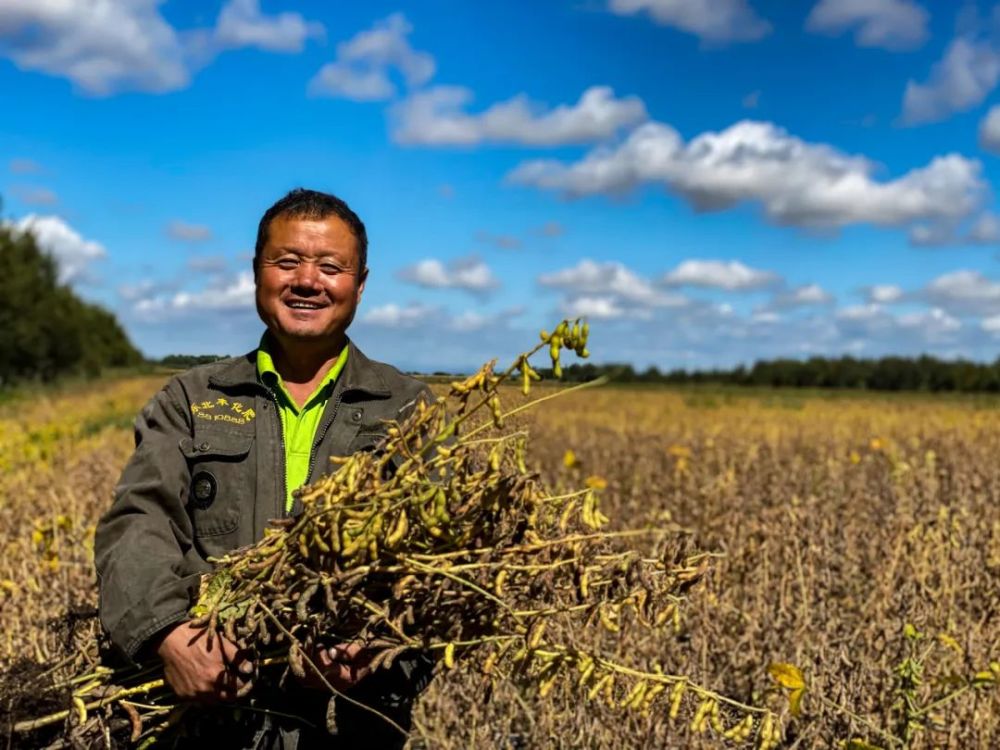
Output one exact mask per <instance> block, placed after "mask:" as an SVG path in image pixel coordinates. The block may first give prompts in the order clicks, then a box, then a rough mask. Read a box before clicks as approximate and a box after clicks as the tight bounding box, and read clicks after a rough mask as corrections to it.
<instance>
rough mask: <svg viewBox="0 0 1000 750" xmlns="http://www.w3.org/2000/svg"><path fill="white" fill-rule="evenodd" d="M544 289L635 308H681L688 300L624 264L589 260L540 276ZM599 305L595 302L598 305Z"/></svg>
mask: <svg viewBox="0 0 1000 750" xmlns="http://www.w3.org/2000/svg"><path fill="white" fill-rule="evenodd" d="M538 283H539V284H541V285H542V286H546V287H550V288H554V289H562V290H564V291H566V292H568V293H569V294H570V295H571V297H572V298H573V299H579V298H584V297H589V298H591V299H592V300H596V299H600V298H613V299H615V300H617V301H618V302H619V303H627V304H628V305H630V306H633V307H636V306H637V307H642V308H650V307H681V306H683V305H686V304H687V303H688V299H687V298H686V297H684V296H682V295H680V294H674V293H670V292H664V291H662V290H660V289H657V288H656V287H655V286H654V285H653V284H652V283H651V282H650V281H648V280H646V279H644V278H642V277H641V276H639V275H638V274H636V273H635V272H634V271H632V270H630V269H629V268H627V267H626V266H624V265H623V264H622V263H618V262H616V261H609V262H606V263H597V262H595V261H592V260H589V259H587V258H585V259H583V260H581V261H580V262H579V263H578V264H577V265H575V266H573V267H572V268H564V269H562V270H559V271H555V272H553V273H548V274H542V275H541V276H539V277H538ZM595 304H596V303H595Z"/></svg>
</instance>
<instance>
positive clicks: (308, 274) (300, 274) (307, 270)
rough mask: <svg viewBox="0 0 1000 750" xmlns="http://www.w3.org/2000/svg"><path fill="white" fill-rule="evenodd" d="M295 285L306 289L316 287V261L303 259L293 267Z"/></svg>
mask: <svg viewBox="0 0 1000 750" xmlns="http://www.w3.org/2000/svg"><path fill="white" fill-rule="evenodd" d="M294 283H295V286H301V287H304V288H306V289H318V288H319V286H320V279H319V268H318V267H317V264H316V263H310V262H308V261H303V262H301V263H299V264H298V266H297V267H296V269H295V279H294Z"/></svg>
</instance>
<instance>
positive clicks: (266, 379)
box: [257, 333, 349, 413]
mask: <svg viewBox="0 0 1000 750" xmlns="http://www.w3.org/2000/svg"><path fill="white" fill-rule="evenodd" d="M270 345H271V342H270V339H269V337H268V335H267V333H264V335H263V336H261V338H260V346H259V347H258V348H257V377H258V379H259V380H260V382H261V383H263V384H264V385H266V386H268V387H269V388H271V389H272V390H273V391H276V392H277V393H279V394H281V396H282V397H283V398H284V400H285V403H286V405H287V406H288V407H290V408H291V409H293V410H294V411H295V412H296V413H298V412H299V411H300V408H299V406H298V405H297V404H296V403H295V400H294V399H293V398H292V397H291V394H289V393H288V389H286V388H285V382H284V380H282V378H281V375H280V374H279V373H278V370H277V368H275V366H274V358H273V357H272V356H271V351H270ZM348 348H349V347H348V346H346V345H345V346H344V348H343V349H341V350H340V355H339V356H338V357H337V361H336V362H334V363H333V367H331V368H330V370H329V372H327V374H326V375H325V376H324V377H323V380H322V381H320V383H319V385H317V386H316V390H314V391H313V392H312V394H311V395H310V396H309V398H308V399H306V402H305V404H304V405H303V406H302V407H301V408H302V409H308V408H309V407H310V406H312V404H313V402H314V401H316V400H317V399H319V398H327V397H328V396H329V393H328V392H327V389H332V388H333V384H334V383H336V382H337V378H338V377H339V375H340V373H341V371H342V370H343V369H344V365H345V364H346V362H347V351H348Z"/></svg>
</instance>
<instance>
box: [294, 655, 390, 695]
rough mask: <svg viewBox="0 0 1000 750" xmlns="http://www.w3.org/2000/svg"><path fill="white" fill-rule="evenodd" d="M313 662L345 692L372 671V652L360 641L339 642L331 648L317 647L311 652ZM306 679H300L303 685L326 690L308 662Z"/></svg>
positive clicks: (325, 676)
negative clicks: (370, 666) (370, 665)
mask: <svg viewBox="0 0 1000 750" xmlns="http://www.w3.org/2000/svg"><path fill="white" fill-rule="evenodd" d="M309 658H310V659H311V660H312V662H313V664H315V665H316V666H317V667H319V669H320V671H321V672H322V673H323V677H324V678H325V679H326V681H327V682H329V683H330V684H331V685H332V686H333V687H334V689H336V690H337V691H340V692H343V691H345V690H349V689H350V688H352V687H354V686H355V685H357V684H358V683H359V682H361V680H363V679H364V678H365V677H367V676H368V674H369V673H370V672H371V669H370V668H369V666H368V665H369V664H370V662H371V658H372V654H371V653H370V652H369V651H368V650H366V649H365V648H364V646H362V645H361V644H360V643H339V644H337V645H336V646H330V647H329V648H325V647H322V648H317V649H316V650H315V651H313V653H311V654H309ZM305 669H306V676H305V679H302V680H300V681H299V682H301V683H302V685H303V686H305V687H307V688H315V689H318V690H326V689H327V686H326V685H324V684H323V680H321V679H320V678H319V677H318V676H317V675H316V673H315V672H314V671H313V670H312V668H311V667H310V666H309V665H308V664H306V665H305Z"/></svg>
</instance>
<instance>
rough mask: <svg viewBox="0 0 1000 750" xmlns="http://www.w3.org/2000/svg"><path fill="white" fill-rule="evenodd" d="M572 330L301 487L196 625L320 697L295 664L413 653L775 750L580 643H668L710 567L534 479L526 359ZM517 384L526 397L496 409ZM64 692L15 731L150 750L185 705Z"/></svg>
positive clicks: (109, 693) (730, 710)
mask: <svg viewBox="0 0 1000 750" xmlns="http://www.w3.org/2000/svg"><path fill="white" fill-rule="evenodd" d="M587 333H588V327H587V325H586V323H582V324H581V322H580V321H574V322H570V321H563V322H561V323H560V324H559V326H558V327H557V328H555V330H554V331H553V332H552V333H548V332H546V331H542V332H541V339H542V341H541V343H540V344H538V345H536V346H535V347H534V348H533V349H532V350H531V351H528V352H525V353H523V354H521V355H519V356H518V357H517V358H516V360H515V362H514V363H513V364H512V365H511V366H510V367H509V368H508V369H506V370H504V371H502V372H501V371H496V369H495V362H491V363H488V364H486V365H484V366H483V367H482V368H481V369H480V370H479V371H478V372H476V373H475V374H473V375H472V376H470V377H468V378H467V379H465V380H462V381H460V382H454V383H452V384H451V385H450V387H449V389H448V392H447V395H444V396H441V397H439V398H437V399H436V400H435V401H431V402H421V403H419V404H418V405H417V407H416V408H415V409H414V410H413V412H412V413H411V414H410V415H409V416H408V417H407V418H406V419H404V420H403V421H401V422H397V423H392V424H390V425H388V426H387V431H386V437H385V438H384V439H383V440H382V441H381V443H380V444H379V445H378V446H377V447H376V449H375V450H374V451H370V452H367V451H366V452H360V453H356V454H354V455H351V456H347V457H344V458H339V459H336V460H335V463H336V464H339V465H338V466H335V470H334V471H333V472H332V473H330V474H329V475H327V476H325V477H324V478H322V479H320V480H319V481H317V482H316V483H315V484H312V485H310V486H308V487H306V488H304V489H303V490H301V491H300V492H301V494H300V498H301V501H302V505H303V508H304V511H303V512H302V514H301V515H299V516H297V517H296V518H294V519H288V520H286V521H284V522H280V523H278V522H275V523H274V525H273V526H272V527H271V528H269V529H268V530H267V532H266V533H265V535H264V537H263V538H262V539H261V540H260V541H259V542H258V543H257V544H255V545H253V546H251V547H248V548H243V549H240V550H236V551H234V552H232V553H230V554H228V555H226V556H225V557H223V558H221V559H219V560H217V561H216V566H215V569H214V571H213V572H212V573H209V574H207V575H206V576H205V578H204V579H203V581H202V586H201V594H200V597H199V600H198V601H197V603H196V604H195V605H194V607H193V608H192V612H191V614H192V617H193V618H195V623H196V624H198V625H200V626H202V627H204V628H205V629H206V630H207V634H206V636H207V637H209V638H211V637H215V636H216V635H218V634H221V635H224V636H225V637H226V638H228V639H229V640H230V641H232V642H233V643H235V644H237V646H239V647H240V648H241V649H243V650H245V651H247V652H248V653H249V654H250V655H251V657H252V658H254V660H255V661H257V662H258V663H263V664H275V663H277V664H278V665H279V669H277V670H271V674H272V677H271V679H276V680H279V681H281V680H287V679H288V677H289V676H290V675H295V676H297V677H299V678H303V677H306V676H308V675H310V674H311V673H314V674H315V676H316V678H317V679H319V680H320V681H323V682H325V680H323V678H322V675H321V673H320V670H319V669H318V668H317V666H316V664H315V663H314V662H313V661H312V660H311V659H310V658H309V655H310V654H312V653H315V650H316V648H317V647H318V646H320V645H322V644H328V643H329V642H330V639H331V637H332V638H334V639H336V640H339V641H344V642H355V643H359V644H361V645H362V646H363V647H364V648H365V649H366V650H367V653H368V654H371V655H372V658H371V668H372V669H373V670H378V669H382V668H386V667H388V666H390V665H391V664H392V663H393V661H394V660H395V659H397V658H399V657H400V656H401V655H403V654H406V653H407V652H410V651H411V650H414V649H416V650H419V651H422V652H424V653H425V654H430V655H433V656H434V657H436V660H437V667H436V668H437V669H440V670H449V669H466V670H472V671H473V672H474V673H476V674H478V675H481V676H482V681H483V686H484V691H485V692H489V689H490V686H491V684H492V683H493V682H494V681H497V680H510V681H513V682H514V683H516V684H517V685H518V686H519V689H521V690H523V691H527V692H529V693H531V694H533V695H534V696H535V697H536V699H537V700H539V701H544V700H546V696H548V695H549V693H550V691H551V690H552V688H553V687H554V686H556V685H558V684H564V685H572V686H576V687H577V688H578V689H579V691H580V693H581V695H582V696H583V697H585V698H586V699H588V700H591V701H599V702H601V703H603V704H606V705H607V706H609V707H611V708H614V709H616V710H622V711H638V712H642V713H646V714H649V713H650V712H654V711H659V712H662V714H663V716H664V718H670V719H675V720H676V719H677V718H678V716H679V715H680V714H681V712H682V711H683V712H684V714H683V720H684V721H685V722H686V723H687V722H689V723H690V728H691V729H692V730H693V731H696V732H705V733H710V734H713V735H717V736H718V738H719V741H720V744H722V743H725V744H729V743H730V742H735V743H747V742H753V743H755V744H756V745H757V746H758V747H762V748H765V749H766V748H769V747H773V746H774V745H775V744H777V742H778V741H779V740H780V737H781V727H780V722H779V721H778V719H777V717H775V716H774V715H773V714H772V713H770V712H769V711H767V710H764V709H759V708H756V707H754V706H749V705H744V704H742V703H739V702H737V701H734V700H730V699H728V698H726V697H725V696H722V695H719V694H717V693H715V692H713V691H711V690H709V689H706V688H703V687H701V686H698V685H695V684H693V683H692V682H691V681H690V680H689V679H688V678H687V677H685V676H684V675H678V674H671V673H670V672H669V671H668V670H666V669H665V668H664V667H663V666H662V665H659V664H652V665H650V664H627V663H622V662H620V661H618V660H615V659H613V658H609V657H608V656H607V655H606V654H603V653H601V652H599V651H597V650H595V647H594V646H593V645H584V644H592V643H593V642H595V641H594V639H593V638H590V639H586V640H585V639H584V638H582V637H579V634H581V633H583V631H585V630H586V629H588V628H600V629H602V630H604V631H606V632H607V633H609V634H616V635H609V636H608V638H607V639H604V640H614V639H615V638H616V637H619V638H625V637H626V636H627V631H628V630H630V629H637V628H648V629H661V628H667V629H669V628H672V627H674V624H675V622H676V619H677V617H678V608H679V607H680V606H682V605H683V602H684V600H685V596H686V593H687V592H688V591H689V589H690V588H691V587H692V586H693V585H695V584H696V583H697V581H698V580H699V579H700V578H701V577H702V576H703V575H704V574H705V572H706V570H707V569H708V567H709V564H710V557H711V556H710V555H708V554H704V553H698V552H696V551H691V550H689V541H688V539H687V538H686V537H685V536H684V535H683V534H681V533H679V532H678V530H677V528H676V527H674V528H662V529H661V528H648V527H645V528H638V529H616V530H614V531H612V530H609V528H608V527H607V524H608V521H609V519H608V518H607V517H606V516H605V515H604V514H603V513H602V511H601V509H600V491H601V482H599V481H590V482H588V483H587V484H586V485H585V486H583V487H579V488H575V489H573V488H568V489H567V488H560V489H559V491H557V492H553V491H549V490H547V489H546V487H544V486H543V485H542V483H541V482H540V480H539V477H538V474H537V472H534V471H532V470H531V468H530V465H531V461H530V443H529V435H528V434H527V432H526V431H524V430H519V429H514V428H511V427H508V424H509V423H510V422H509V420H510V421H513V420H511V418H512V417H513V416H514V415H515V414H518V413H520V412H523V411H524V410H526V409H529V408H530V407H531V406H532V405H534V404H537V403H539V402H541V401H545V400H548V399H551V398H556V397H558V396H559V395H560V394H561V393H565V392H566V391H568V390H570V389H567V388H562V389H543V390H544V391H545V393H544V394H543V395H541V396H536V395H535V394H536V393H537V389H533V388H532V384H533V383H534V382H535V381H537V380H540V379H541V377H540V375H539V374H538V372H537V371H536V370H535V369H534V368H533V367H532V365H531V364H530V362H529V358H530V357H531V356H532V355H534V354H536V353H537V352H539V351H540V350H542V349H544V348H547V349H548V353H549V355H550V357H551V360H552V367H553V371H554V372H555V374H556V375H557V376H558V375H559V372H560V354H561V352H562V351H563V350H571V351H574V352H575V353H576V354H577V355H579V356H586V355H587V351H586V343H587ZM518 380H519V382H520V386H521V390H522V391H523V394H524V397H526V398H520V397H519V398H517V399H516V400H517V401H518V403H517V405H515V406H510V407H509V408H506V409H505V401H507V402H510V401H513V400H514V397H515V396H516V395H517V391H516V390H515V389H513V388H508V387H507V386H508V385H510V384H511V383H512V382H516V381H518ZM576 387H577V388H578V387H586V386H576ZM555 633H558V634H560V635H559V636H558V637H557V636H555V635H553V634H555ZM567 634H568V635H567ZM573 634H578V637H577V638H576V639H575V638H574V635H573ZM267 674H268V673H267V672H261V674H260V675H258V678H257V680H256V682H257V683H258V684H259V682H260V681H261V680H263V679H266V675H267ZM64 684H66V683H64ZM69 684H72V685H73V686H75V689H74V690H73V692H72V695H71V700H72V705H71V706H70V707H68V708H67V710H65V711H62V712H59V713H54V714H52V715H49V716H46V717H41V718H38V719H35V720H33V721H22V722H21V723H20V724H18V725H17V726H16V727H15V730H16V731H20V732H30V731H32V730H35V729H37V728H39V727H42V726H45V725H51V724H52V723H53V722H56V721H63V723H64V727H65V734H66V736H68V737H70V738H71V739H72V740H73V742H72V744H74V745H80V744H83V745H84V746H87V744H88V742H90V743H95V742H96V743H97V744H92V745H91V746H97V747H99V746H101V745H100V738H101V737H104V738H107V737H109V736H111V735H112V734H114V736H115V737H118V738H119V740H118V742H119V744H121V738H122V736H123V734H124V736H125V742H124V744H125V746H128V745H129V744H136V745H138V746H147V747H148V746H150V745H155V744H157V743H158V741H162V740H165V739H166V737H167V736H168V734H169V732H167V731H166V730H167V729H168V728H169V727H171V726H174V725H176V724H178V723H179V721H180V716H181V715H182V713H183V712H184V711H185V710H186V709H187V706H185V705H183V704H177V701H176V699H175V698H172V697H171V695H170V693H169V690H168V689H167V688H166V687H165V685H164V683H163V680H162V679H161V678H159V676H158V675H157V673H156V666H155V665H151V667H150V669H149V670H146V671H145V672H140V673H139V676H138V677H131V678H130V679H129V680H122V679H121V675H120V674H119V673H115V672H112V671H111V670H107V669H103V668H102V669H98V670H92V671H91V673H90V674H86V675H78V676H76V677H74V678H73V679H71V680H70V681H69ZM326 684H327V687H328V688H329V689H330V691H331V692H332V693H336V692H337V691H336V690H335V689H334V687H333V686H332V685H330V684H329V683H326ZM250 697H251V698H252V696H250ZM175 704H176V705H175ZM386 720H387V721H388V718H386ZM116 722H117V723H116ZM123 728H124V730H125V731H124V732H123V731H122V729H123ZM112 730H117V732H116V733H114V732H112Z"/></svg>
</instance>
